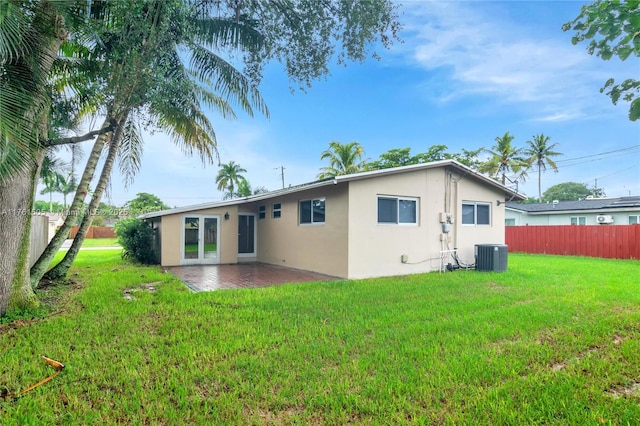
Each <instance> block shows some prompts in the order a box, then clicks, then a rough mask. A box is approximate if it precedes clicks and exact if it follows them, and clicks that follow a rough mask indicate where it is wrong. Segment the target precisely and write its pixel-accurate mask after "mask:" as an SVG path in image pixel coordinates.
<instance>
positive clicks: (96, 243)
mask: <svg viewBox="0 0 640 426" xmlns="http://www.w3.org/2000/svg"><path fill="white" fill-rule="evenodd" d="M82 247H120V244H118V239H117V238H85V240H84V241H83V242H82Z"/></svg>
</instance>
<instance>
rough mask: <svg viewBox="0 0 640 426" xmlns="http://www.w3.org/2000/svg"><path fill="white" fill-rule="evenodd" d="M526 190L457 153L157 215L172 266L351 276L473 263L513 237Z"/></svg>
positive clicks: (165, 259) (163, 253) (165, 258)
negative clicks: (269, 267)
mask: <svg viewBox="0 0 640 426" xmlns="http://www.w3.org/2000/svg"><path fill="white" fill-rule="evenodd" d="M510 199H518V200H522V199H525V197H524V196H523V195H521V194H518V193H516V192H514V191H513V190H511V189H510V188H507V187H506V186H503V185H501V184H500V183H498V182H496V181H494V180H492V179H490V178H488V177H486V176H484V175H482V174H479V173H478V172H476V171H474V170H472V169H470V168H468V167H466V166H464V165H462V164H460V163H458V162H456V161H453V160H445V161H438V162H432V163H427V164H417V165H411V166H404V167H396V168H390V169H383V170H375V171H370V172H363V173H357V174H350V175H344V176H338V177H335V178H331V179H326V180H320V181H315V182H310V183H307V184H303V185H298V186H295V187H290V188H287V189H283V190H278V191H273V192H269V193H266V194H260V195H254V196H250V197H246V198H239V199H233V200H225V201H219V202H213V203H208V204H200V205H195V206H189V207H179V208H174V209H171V210H165V211H160V212H153V213H148V214H145V215H143V216H141V218H142V219H144V220H146V221H149V222H150V223H151V224H152V226H153V228H154V230H155V235H156V241H157V243H156V247H157V249H158V250H159V253H160V263H161V264H162V265H163V266H175V265H188V264H215V263H226V264H229V263H238V262H262V263H268V264H274V265H283V266H287V267H292V268H297V269H303V270H309V271H314V272H319V273H323V274H328V275H333V276H336V277H342V278H350V279H352V278H365V277H379V276H392V275H403V274H411V273H422V272H428V271H437V270H440V268H442V261H443V259H444V260H446V262H445V263H444V264H445V265H446V263H448V262H453V260H451V259H452V257H451V252H452V251H453V250H454V249H455V250H457V256H458V258H459V259H460V261H461V262H462V263H466V264H472V263H474V257H475V252H474V250H475V245H476V244H485V243H486V244H504V241H505V230H504V219H505V216H504V215H505V201H506V200H510Z"/></svg>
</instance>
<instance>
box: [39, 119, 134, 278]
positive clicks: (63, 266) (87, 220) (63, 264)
mask: <svg viewBox="0 0 640 426" xmlns="http://www.w3.org/2000/svg"><path fill="white" fill-rule="evenodd" d="M126 119H127V117H126V115H125V117H124V118H123V119H122V120H120V122H119V123H118V127H117V128H116V131H115V133H114V135H113V137H112V138H111V143H110V144H109V153H108V154H107V159H106V160H105V162H104V165H103V166H102V172H101V173H100V179H99V180H98V184H97V186H96V189H95V190H94V191H93V194H92V196H91V202H90V203H89V210H88V211H87V212H86V214H85V215H84V216H83V217H82V223H81V224H80V227H79V228H78V232H77V233H76V236H75V238H74V239H73V243H72V244H71V247H70V248H69V250H67V253H66V254H65V256H64V258H63V259H62V260H61V261H60V262H59V263H58V264H57V265H56V266H54V267H53V268H51V269H50V270H49V271H48V272H47V273H46V274H45V277H46V278H48V279H51V280H55V279H58V278H63V277H65V276H66V275H67V272H68V271H69V268H70V267H71V264H72V263H73V261H74V260H75V259H76V256H77V255H78V251H80V247H81V246H82V243H83V242H84V239H85V237H86V236H87V231H88V230H89V228H90V227H91V223H92V222H93V213H92V212H94V211H96V210H97V209H98V206H99V205H100V201H101V200H102V194H103V193H104V190H105V188H106V187H107V183H109V178H110V176H111V170H112V169H113V164H114V162H115V159H116V154H117V153H118V148H119V146H120V141H121V140H122V131H123V128H124V124H125V122H126Z"/></svg>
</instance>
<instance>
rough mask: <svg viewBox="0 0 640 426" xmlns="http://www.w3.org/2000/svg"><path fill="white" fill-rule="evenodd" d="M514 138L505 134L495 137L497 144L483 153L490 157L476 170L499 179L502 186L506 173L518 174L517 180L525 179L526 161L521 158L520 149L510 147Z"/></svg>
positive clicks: (504, 182)
mask: <svg viewBox="0 0 640 426" xmlns="http://www.w3.org/2000/svg"><path fill="white" fill-rule="evenodd" d="M513 139H514V137H513V136H512V135H510V134H509V132H506V133H505V134H504V136H502V137H499V136H498V137H496V142H497V144H496V145H495V146H494V147H493V148H492V149H485V150H484V151H485V152H486V153H488V154H490V155H491V157H490V158H489V160H487V161H486V162H484V163H482V164H481V165H480V167H479V168H478V170H479V171H480V172H482V173H489V175H490V176H492V177H493V178H494V179H500V180H501V181H502V184H503V185H505V184H506V183H507V173H509V172H513V173H520V174H519V175H518V176H517V178H516V181H517V180H521V179H524V178H525V177H526V171H527V167H528V163H527V161H526V160H525V159H524V158H523V157H521V154H522V148H515V147H513V146H512V145H511V142H512V141H513Z"/></svg>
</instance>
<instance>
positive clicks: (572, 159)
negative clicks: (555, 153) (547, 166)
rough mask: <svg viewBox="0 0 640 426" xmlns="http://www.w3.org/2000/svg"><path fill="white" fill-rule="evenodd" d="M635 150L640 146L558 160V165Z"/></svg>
mask: <svg viewBox="0 0 640 426" xmlns="http://www.w3.org/2000/svg"><path fill="white" fill-rule="evenodd" d="M635 148H640V144H637V145H631V146H628V147H626V148H620V149H614V150H613V151H607V152H601V153H599V154H591V155H585V156H582V157H575V158H565V159H564V160H556V163H564V162H565V161H574V160H582V159H583V158H591V157H599V156H601V155H607V154H613V153H616V152H621V151H628V150H632V149H635Z"/></svg>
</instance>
